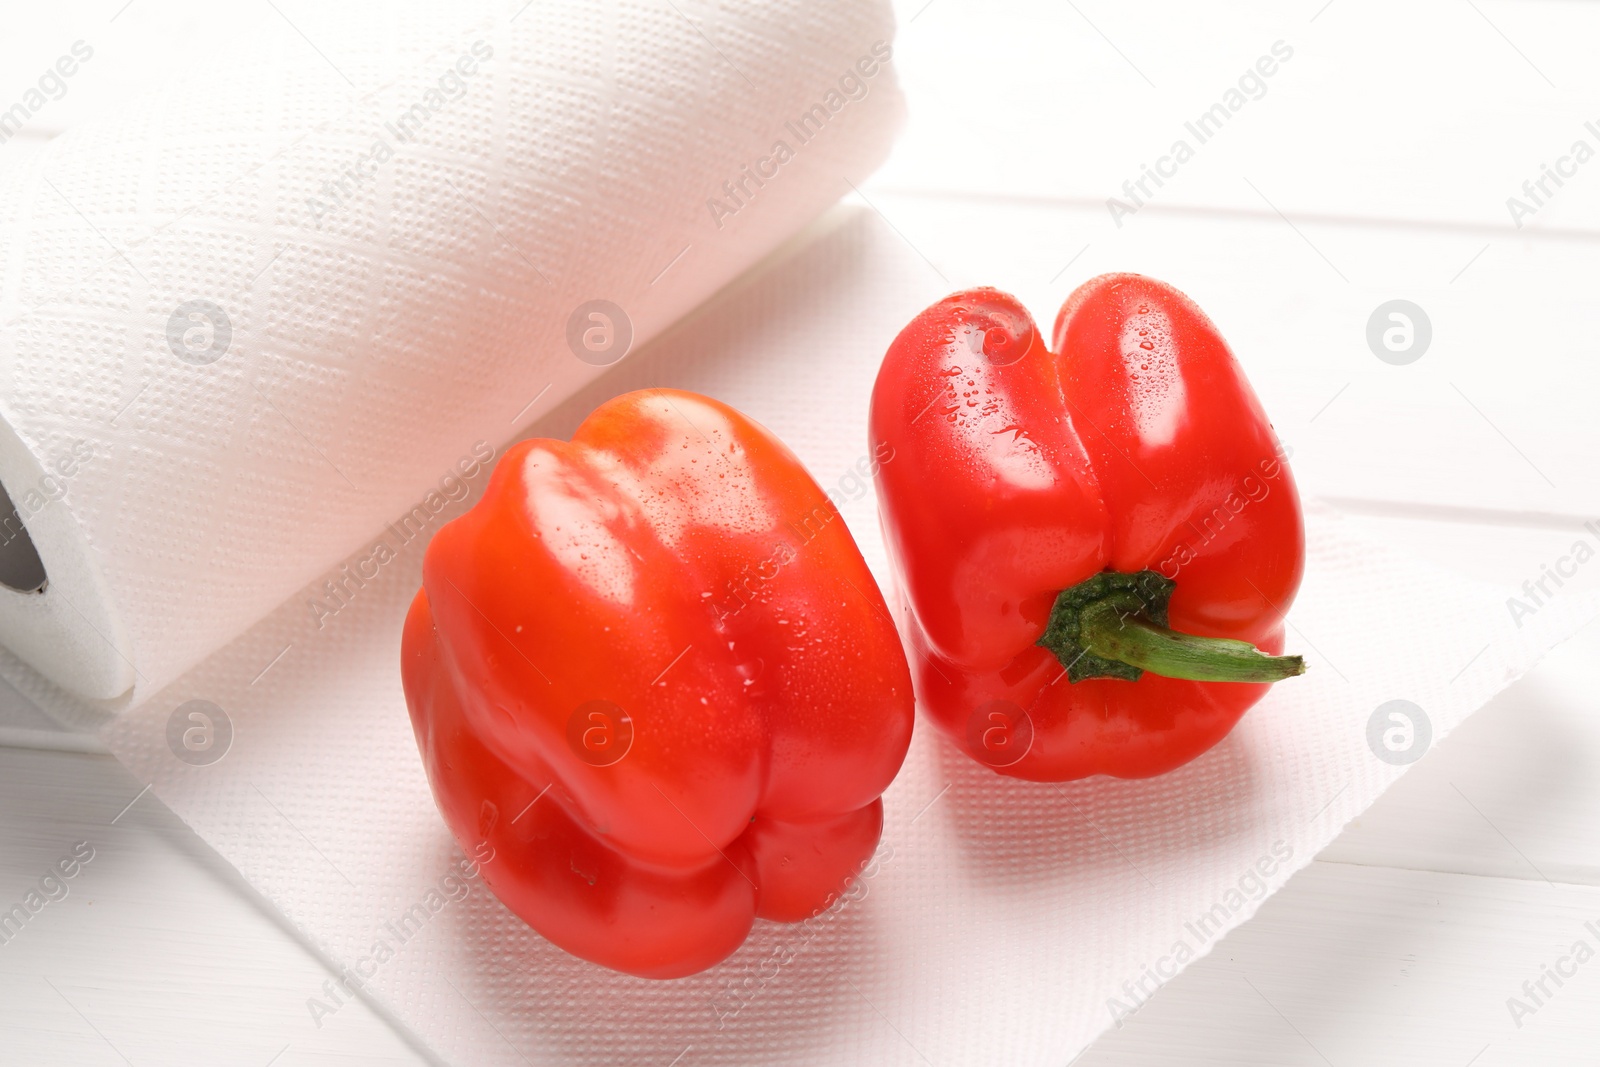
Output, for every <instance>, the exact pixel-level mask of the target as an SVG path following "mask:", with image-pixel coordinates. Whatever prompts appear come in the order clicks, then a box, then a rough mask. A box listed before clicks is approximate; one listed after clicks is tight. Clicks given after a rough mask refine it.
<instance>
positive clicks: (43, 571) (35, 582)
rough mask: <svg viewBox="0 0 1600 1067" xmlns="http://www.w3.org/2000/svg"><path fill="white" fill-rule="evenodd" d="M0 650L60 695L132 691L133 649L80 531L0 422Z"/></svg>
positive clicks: (59, 487) (62, 489) (45, 476)
mask: <svg viewBox="0 0 1600 1067" xmlns="http://www.w3.org/2000/svg"><path fill="white" fill-rule="evenodd" d="M0 487H3V488H0V493H3V495H4V499H3V501H0V542H3V543H0V644H3V645H5V647H6V648H8V649H10V650H11V651H12V652H13V653H15V654H16V655H17V656H18V657H19V658H21V659H22V660H23V661H24V662H26V663H27V664H28V665H29V666H31V667H33V668H34V669H35V670H37V671H38V672H39V673H40V674H42V675H44V676H45V677H46V678H48V679H50V680H51V681H52V682H54V683H55V684H57V685H59V686H61V687H62V688H63V689H66V690H69V691H70V692H73V693H76V694H79V695H80V696H86V697H90V698H92V699H97V700H109V699H111V698H113V697H116V696H120V695H121V694H123V693H125V692H127V691H128V689H129V688H130V687H132V685H133V681H134V669H133V659H132V652H133V647H132V644H131V643H130V642H129V641H128V638H127V634H126V631H125V628H124V627H123V626H122V624H121V622H120V620H118V619H117V618H116V617H115V616H114V615H113V614H112V613H111V611H110V610H109V608H108V605H109V604H110V603H111V597H110V592H109V590H108V588H107V586H106V584H105V581H104V579H103V578H102V577H101V575H100V573H99V568H98V567H97V566H96V565H95V563H94V561H93V557H92V556H91V555H90V553H89V546H88V544H87V542H86V541H85V540H84V535H83V530H82V528H81V527H80V526H79V525H78V522H77V520H76V519H74V518H73V516H72V514H71V512H70V511H69V510H68V509H67V508H66V507H65V506H64V505H63V503H62V498H63V496H64V495H65V493H66V492H67V489H66V486H65V483H64V482H63V480H62V479H61V478H59V477H57V476H55V475H52V474H50V473H49V472H47V471H46V470H45V469H44V468H43V467H42V466H41V465H40V464H39V461H38V459H37V458H36V457H35V456H34V454H33V453H32V451H30V450H29V448H28V447H27V446H26V445H24V444H23V442H22V440H21V439H20V438H19V437H18V436H17V435H16V433H15V432H14V431H13V430H12V429H11V427H10V426H9V425H8V424H7V423H6V422H5V420H4V419H0Z"/></svg>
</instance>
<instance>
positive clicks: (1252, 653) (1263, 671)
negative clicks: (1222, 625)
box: [1078, 601, 1306, 682]
mask: <svg viewBox="0 0 1600 1067" xmlns="http://www.w3.org/2000/svg"><path fill="white" fill-rule="evenodd" d="M1078 639H1079V641H1080V642H1081V643H1082V645H1083V646H1084V647H1085V648H1086V649H1087V650H1088V651H1090V652H1092V653H1093V654H1095V655H1097V656H1100V657H1102V658H1104V659H1108V660H1116V661H1117V662H1120V663H1126V664H1128V665H1129V666H1132V667H1137V668H1139V669H1141V670H1146V671H1149V672H1150V673H1152V674H1160V675H1163V676H1165V677H1167V678H1186V679H1189V680H1190V681H1195V682H1278V681H1282V680H1283V679H1285V678H1293V677H1294V676H1295V675H1297V674H1304V673H1305V672H1306V663H1305V660H1304V658H1302V657H1300V656H1269V655H1267V654H1266V653H1265V652H1262V651H1261V650H1260V649H1258V648H1256V647H1255V646H1254V645H1252V644H1250V643H1249V642H1248V641H1232V640H1229V639H1227V638H1222V637H1197V636H1196V635H1194V634H1186V633H1180V632H1179V631H1177V630H1169V629H1167V627H1165V626H1159V625H1157V624H1155V623H1153V622H1151V621H1149V620H1148V619H1145V618H1142V617H1141V616H1139V615H1136V614H1131V613H1126V612H1123V611H1120V610H1118V606H1117V605H1116V604H1115V603H1113V602H1111V601H1100V602H1098V603H1095V604H1092V605H1089V606H1087V607H1085V609H1084V611H1083V614H1082V623H1081V629H1080V631H1079V637H1078Z"/></svg>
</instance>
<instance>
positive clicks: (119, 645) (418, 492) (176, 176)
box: [0, 0, 902, 706]
mask: <svg viewBox="0 0 1600 1067" xmlns="http://www.w3.org/2000/svg"><path fill="white" fill-rule="evenodd" d="M530 8H531V10H530ZM302 18H303V19H305V20H306V21H305V26H306V30H305V31H304V32H302V33H296V34H291V33H287V32H286V33H283V34H279V35H276V36H267V37H265V38H263V39H256V40H251V41H245V42H238V41H236V42H233V43H232V46H231V47H225V48H223V51H222V54H221V55H219V56H218V57H214V58H213V60H212V61H211V62H209V63H202V64H201V65H200V67H199V69H197V70H196V71H194V72H193V73H191V74H190V75H188V76H186V77H182V78H179V79H177V80H176V81H174V82H173V83H171V84H170V85H169V86H167V87H166V88H165V89H164V90H163V92H162V93H161V95H160V96H158V97H156V98H155V99H151V100H146V101H141V102H139V103H138V104H137V105H135V106H131V107H130V108H129V109H128V110H127V111H126V112H124V113H122V114H118V115H115V116H113V117H111V118H108V119H106V120H104V121H96V122H92V123H89V124H87V125H85V126H84V127H82V128H78V129H74V130H72V131H70V132H69V133H68V134H66V135H65V136H63V137H61V138H59V139H58V140H57V141H55V142H54V143H52V144H51V145H50V146H48V148H46V149H45V150H44V151H41V152H38V153H33V154H29V155H28V156H26V157H25V158H22V159H20V160H19V161H18V162H17V164H16V165H14V166H12V167H10V168H9V169H7V170H5V171H4V172H0V327H3V328H0V483H3V484H4V485H5V486H6V487H7V489H8V490H9V491H10V493H11V496H12V497H13V499H14V500H15V501H16V502H17V503H18V506H19V513H20V515H21V518H22V519H23V521H24V522H25V523H26V526H27V529H28V530H29V532H30V534H31V537H32V539H33V541H34V543H35V544H36V545H37V547H38V550H39V553H40V555H41V557H42V559H43V562H44V565H45V568H46V571H47V573H48V577H49V581H48V585H47V586H46V588H45V591H44V592H43V593H33V592H25V591H15V590H12V589H0V643H4V644H5V645H6V646H8V647H9V648H11V649H12V650H14V651H15V652H17V653H19V654H20V655H21V656H22V657H23V658H24V659H25V660H27V661H28V662H30V663H31V664H33V665H34V666H35V667H36V668H37V669H39V670H40V671H42V672H43V673H44V674H45V675H46V676H48V677H49V678H51V679H52V680H53V681H55V682H56V683H58V684H60V685H62V686H65V687H66V688H68V689H71V690H73V691H75V692H78V693H80V694H82V695H85V696H88V697H95V698H116V700H117V704H118V705H120V706H127V705H130V704H134V703H137V702H138V701H139V700H140V699H142V698H143V696H144V695H146V694H148V693H150V692H154V691H156V690H158V689H160V688H161V687H162V686H163V685H165V684H166V683H167V682H170V681H171V680H172V679H173V678H175V677H177V676H178V675H179V674H181V673H182V672H183V671H184V670H185V669H187V668H189V667H191V666H193V665H194V664H195V663H196V662H198V661H199V660H200V659H201V658H202V657H204V656H205V655H207V654H208V653H210V652H212V651H214V650H215V649H217V648H218V647H219V646H221V645H222V644H223V643H224V642H226V641H227V640H229V639H230V638H232V637H234V636H236V635H238V634H239V633H240V632H241V631H243V630H244V629H245V628H246V627H247V626H248V625H250V624H251V623H253V622H255V621H257V620H258V619H260V618H261V617H262V616H263V615H265V614H266V613H267V612H268V611H270V610H271V609H272V608H273V606H274V605H276V604H278V603H280V602H282V601H283V599H284V598H285V597H286V596H288V595H289V594H290V593H291V592H292V591H293V590H295V589H297V588H298V587H300V586H301V585H303V584H304V583H305V582H306V581H307V580H308V579H309V578H310V577H311V576H312V575H314V574H316V573H318V572H320V571H322V570H323V569H325V568H326V567H327V566H328V565H329V564H330V563H331V562H333V561H334V560H336V559H340V558H342V557H343V556H344V555H345V554H346V553H348V552H350V551H351V550H352V549H353V548H355V547H356V546H357V545H358V544H359V543H360V542H361V541H362V539H363V538H366V537H368V536H369V535H371V534H373V533H375V532H377V531H379V530H381V529H383V528H384V526H385V524H386V523H389V522H392V521H400V522H402V524H404V521H405V520H404V515H405V513H406V509H408V508H410V507H412V506H413V505H414V504H416V503H417V501H418V500H420V499H423V497H424V492H425V490H427V489H428V488H429V487H430V486H435V487H439V488H440V491H441V492H442V493H444V494H447V495H448V494H453V493H456V492H459V489H458V485H459V482H460V480H461V479H462V472H463V470H464V469H465V470H472V471H476V469H477V468H476V467H474V466H473V465H472V464H473V454H474V450H475V449H478V450H482V449H484V448H486V447H488V446H493V445H498V444H500V443H502V442H503V440H504V439H505V438H506V437H508V436H509V435H510V434H511V433H512V432H513V431H514V430H515V429H516V428H517V427H518V426H521V425H525V424H526V423H527V422H529V421H531V420H532V419H533V418H534V417H536V416H537V415H539V414H542V413H544V412H546V411H548V410H550V409H551V408H552V407H553V406H554V405H555V404H556V403H557V402H559V401H560V400H561V399H562V398H564V397H566V396H567V395H570V394H571V392H572V391H573V390H574V389H576V388H577V387H578V386H580V385H581V384H582V383H584V382H585V381H588V380H589V379H590V378H592V377H594V376H595V375H596V374H597V373H598V372H599V370H600V369H601V365H603V364H604V363H606V362H608V361H611V360H614V359H615V358H616V357H619V356H620V355H621V354H622V353H623V352H624V351H625V350H626V348H627V347H628V343H629V340H630V338H631V342H632V344H633V345H635V346H636V345H638V344H640V343H642V342H643V341H645V340H646V339H648V338H649V337H651V336H652V335H654V334H656V333H657V332H659V331H660V330H661V329H662V328H663V327H664V326H665V325H667V324H668V323H670V322H672V321H673V320H675V319H677V318H678V317H680V316H681V315H682V314H684V312H686V311H687V310H688V309H690V308H691V307H693V306H694V305H696V304H698V303H699V302H700V301H702V300H704V299H705V298H706V297H707V296H708V295H709V294H711V293H712V292H714V291H715V290H716V289H717V288H718V287H720V286H722V285H723V284H725V283H726V282H727V281H728V280H729V279H731V278H733V277H734V276H735V275H737V274H738V273H739V272H740V271H741V270H743V269H744V268H746V267H747V266H749V265H750V264H751V263H753V262H755V261H756V260H757V259H759V258H760V257H761V256H762V255H763V254H765V253H767V252H769V251H770V250H771V249H772V248H773V247H774V246H776V245H777V244H778V243H779V242H780V241H781V240H783V239H784V238H785V237H788V236H789V235H791V234H793V233H794V232H795V231H796V230H797V229H799V228H800V227H801V226H802V225H803V224H804V223H805V222H807V221H809V220H810V219H812V218H814V217H816V216H817V215H818V214H819V213H820V212H821V211H822V210H823V209H825V208H826V207H827V205H829V204H831V203H832V202H834V201H836V200H838V199H839V198H840V197H841V196H842V195H844V194H846V193H847V192H848V191H849V188H850V183H852V182H855V181H859V180H860V179H861V178H862V177H863V176H864V175H865V174H866V173H867V172H869V171H870V170H871V169H872V168H873V167H875V166H876V165H877V164H878V163H879V162H880V161H881V160H882V158H883V157H884V155H885V154H886V153H887V151H888V148H889V145H890V143H891V142H892V139H893V133H894V131H895V129H896V127H897V125H898V123H899V120H900V118H901V112H902V102H901V98H900V95H899V91H898V88H897V86H896V84H895V79H894V74H893V70H892V63H891V62H889V61H888V60H889V57H890V53H891V43H892V39H893V22H892V16H891V14H890V12H889V10H888V5H887V3H884V2H869V3H861V2H858V0H833V2H827V3H816V2H811V0H786V2H776V3H748V4H733V5H727V4H703V3H689V2H684V3H678V4H673V3H661V2H656V0H649V2H629V0H617V2H600V0H589V2H585V0H549V2H540V3H538V4H536V5H528V4H526V3H525V2H523V0H517V2H514V3H513V2H492V0H471V2H460V3H450V4H426V5H424V4H410V5H403V6H396V5H392V4H377V3H358V4H339V5H323V6H322V8H321V9H318V10H316V11H315V12H311V13H307V14H305V15H303V16H302ZM297 28H298V24H297ZM313 41H321V42H323V44H324V45H326V47H325V48H318V47H317V46H316V45H315V44H313V43H312V42H313ZM219 47H221V46H220V43H219ZM597 301H604V302H608V303H605V304H597V303H593V302H597ZM596 314H597V315H599V316H600V317H598V318H596V317H592V316H593V315H596ZM447 478H448V479H450V480H449V481H447V482H445V484H444V485H443V486H442V487H440V486H439V483H440V482H441V481H442V480H444V479H447ZM433 499H434V498H429V500H430V502H431V501H432V500H433ZM422 518H423V517H422V516H418V517H417V523H416V525H422V524H423V523H422ZM427 518H429V519H431V518H432V515H431V514H429V515H428V516H427ZM12 532H14V531H12Z"/></svg>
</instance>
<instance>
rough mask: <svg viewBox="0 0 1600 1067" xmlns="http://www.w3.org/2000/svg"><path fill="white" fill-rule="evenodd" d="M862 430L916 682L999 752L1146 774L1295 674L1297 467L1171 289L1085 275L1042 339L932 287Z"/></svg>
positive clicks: (995, 303)
mask: <svg viewBox="0 0 1600 1067" xmlns="http://www.w3.org/2000/svg"><path fill="white" fill-rule="evenodd" d="M871 440H872V444H873V446H874V447H875V448H876V447H883V448H892V449H893V453H894V456H895V460H894V462H893V463H892V464H885V465H884V466H883V467H882V468H881V469H880V470H879V471H878V473H877V480H878V498H879V503H880V508H881V517H882V521H883V528H884V534H885V540H886V542H887V545H888V548H889V554H890V557H891V560H892V562H893V567H894V570H895V573H896V577H897V579H898V583H899V588H900V591H901V600H902V612H903V623H904V627H903V628H904V629H905V631H906V636H907V640H908V642H909V644H910V645H911V647H912V649H913V650H914V652H915V653H916V655H915V657H914V660H913V668H914V671H915V678H916V686H917V696H918V699H919V701H920V702H921V704H922V706H923V707H924V709H925V711H926V712H927V713H928V714H929V715H930V716H931V717H932V718H933V719H934V721H935V722H937V723H938V724H939V725H940V726H941V727H942V728H943V729H944V730H945V731H946V732H947V733H948V734H950V735H951V736H952V737H953V738H954V740H955V741H956V742H957V743H958V744H960V745H961V746H962V747H963V748H964V749H966V751H967V752H969V753H970V754H971V755H972V756H974V757H975V758H976V759H978V760H980V761H981V762H983V763H985V764H987V765H989V766H990V767H993V768H994V769H995V770H997V771H1000V772H1001V773H1004V774H1008V775H1013V776H1017V777H1021V778H1030V779H1037V780H1044V781H1063V780H1067V779H1073V778H1082V777H1086V776H1088V775H1093V774H1109V775H1115V776H1118V777H1130V778H1131V777H1144V776H1148V775H1154V774H1160V773H1162V772H1165V771H1169V770H1171V769H1173V768H1174V767H1177V766H1179V765H1181V764H1183V763H1186V762H1188V761H1189V760H1191V759H1194V758H1195V757H1196V756H1198V755H1199V754H1200V753H1202V752H1204V751H1206V750H1207V749H1209V748H1210V747H1211V746H1212V745H1215V744H1216V743H1217V742H1218V741H1220V740H1221V739H1222V738H1223V737H1224V736H1225V735H1226V734H1227V733H1228V731H1229V730H1230V729H1232V728H1233V726H1234V724H1235V723H1236V722H1237V721H1238V720H1239V718H1240V717H1241V716H1242V715H1243V714H1244V712H1245V711H1246V710H1247V709H1248V708H1249V707H1250V706H1251V705H1252V704H1254V703H1256V702H1257V701H1258V700H1260V699H1261V698H1262V696H1263V695H1265V693H1266V692H1267V689H1268V687H1269V686H1270V685H1271V684H1272V683H1273V682H1276V681H1279V680H1282V679H1285V678H1290V677H1293V676H1294V675H1297V674H1300V673H1301V672H1302V671H1303V670H1304V669H1305V668H1304V663H1303V662H1302V660H1301V658H1300V657H1298V656H1283V655H1279V654H1278V653H1280V652H1282V650H1283V639H1284V612H1285V611H1287V610H1288V608H1289V605H1290V603H1291V602H1292V601H1293V599H1294V595H1295V591H1296V589H1297V588H1298V587H1299V584H1300V577H1301V570H1302V567H1303V563H1304V552H1305V550H1304V533H1303V530H1302V525H1301V515H1300V504H1299V498H1298V495H1297V494H1296V491H1295V486H1294V479H1293V477H1292V476H1291V475H1290V473H1289V468H1288V465H1287V463H1286V461H1285V457H1284V456H1283V455H1282V453H1281V452H1280V450H1279V445H1278V441H1277V438H1276V437H1275V435H1274V434H1273V432H1272V428H1271V425H1270V424H1269V423H1268V421H1267V418H1266V414H1265V413H1264V412H1263V411H1262V408H1261V405H1260V403H1259V402H1258V401H1257V399H1256V396H1255V394H1254V392H1253V391H1252V390H1251V388H1250V384H1249V382H1247V381H1246V380H1245V376H1244V373H1243V371H1242V370H1241V369H1240V367H1239V364H1238V362H1237V361H1236V360H1235V359H1234V357H1233V354H1232V352H1231V351H1230V350H1229V348H1228V346H1227V343H1226V342H1224V341H1223V339H1222V336H1221V335H1220V334H1219V333H1218V331H1217V328H1216V326H1215V325H1213V324H1212V322H1211V320H1210V319H1208V318H1207V317H1206V316H1205V314H1204V313H1203V312H1202V311H1201V310H1200V309H1199V308H1198V307H1197V306H1196V305H1195V304H1194V303H1193V302H1192V301H1191V300H1189V299H1188V298H1187V297H1186V296H1184V295H1183V294H1182V293H1180V292H1178V291H1177V290H1176V289H1174V288H1173V287H1171V286H1170V285H1166V284H1164V283H1162V282H1158V281H1155V280H1153V279H1150V278H1146V277H1143V276H1140V275H1136V274H1107V275H1103V276H1101V277H1098V278H1095V279H1093V280H1091V281H1089V282H1087V283H1085V284H1084V285H1083V286H1081V287H1080V288H1079V289H1078V290H1077V291H1076V292H1074V293H1073V294H1072V295H1071V296H1070V297H1069V298H1068V299H1067V302H1066V304H1065V305H1064V306H1063V307H1062V309H1061V313H1060V315H1059V316H1058V317H1057V319H1056V323H1055V330H1054V333H1053V340H1052V341H1051V342H1050V343H1047V342H1046V339H1045V337H1044V336H1043V335H1042V334H1041V333H1040V331H1039V329H1038V328H1037V327H1036V326H1035V324H1034V322H1033V320H1032V318H1031V317H1030V316H1029V315H1028V312H1027V311H1026V309H1024V308H1023V307H1022V305H1021V304H1020V303H1018V301H1017V300H1016V299H1015V298H1013V297H1011V296H1009V295H1007V294H1005V293H1002V292H999V291H997V290H994V289H974V290H969V291H966V292H960V293H956V294H954V295H952V296H949V297H946V298H945V299H944V300H941V301H940V302H939V303H937V304H935V305H934V306H932V307H930V308H928V309H927V310H926V311H924V312H923V313H922V314H920V315H918V316H917V318H916V319H915V320H913V321H912V322H911V324H910V325H908V326H907V327H906V328H905V329H904V330H903V331H902V332H901V333H900V335H899V336H898V337H897V338H896V339H895V341H894V343H893V344H892V345H891V346H890V348H889V351H888V354H887V355H886V356H885V358H884V361H883V366H882V368H881V370H880V371H879V374H878V380H877V384H876V387H875V389H874V391H873V397H872V410H871Z"/></svg>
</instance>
